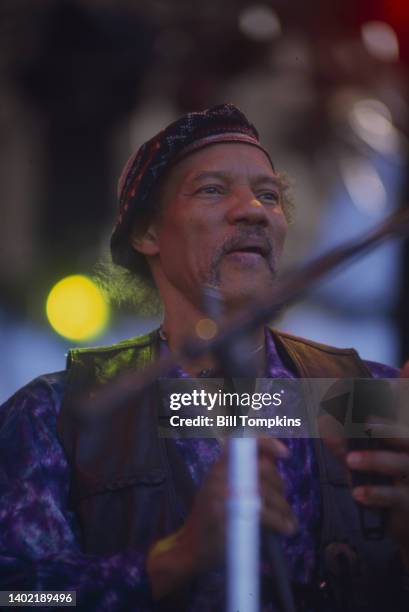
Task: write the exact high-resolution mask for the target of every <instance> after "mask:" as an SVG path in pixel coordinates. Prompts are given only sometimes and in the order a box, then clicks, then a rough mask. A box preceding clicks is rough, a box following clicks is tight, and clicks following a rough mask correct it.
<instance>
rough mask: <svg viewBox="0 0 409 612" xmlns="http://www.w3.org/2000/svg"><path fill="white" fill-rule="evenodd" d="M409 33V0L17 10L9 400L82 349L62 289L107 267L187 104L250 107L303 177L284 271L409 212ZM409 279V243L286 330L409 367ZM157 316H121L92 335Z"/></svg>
mask: <svg viewBox="0 0 409 612" xmlns="http://www.w3.org/2000/svg"><path fill="white" fill-rule="evenodd" d="M408 31H409V4H408V3H407V1H406V0H365V1H362V2H359V1H358V2H357V1H355V0H343V1H342V2H338V1H331V0H311V1H310V2H308V3H306V2H301V1H296V0H269V1H266V2H261V3H260V2H252V1H251V0H224V2H220V1H219V0H206V1H204V0H146V1H143V0H140V1H137V0H77V1H75V0H19V2H16V1H15V0H1V2H0V202H1V222H0V248H1V257H0V290H1V297H0V340H1V364H0V365H1V367H0V401H2V400H4V399H6V397H7V396H8V395H10V394H11V393H12V392H13V391H14V390H15V389H16V388H17V387H19V386H21V385H22V384H24V383H25V382H27V381H28V380H29V379H30V378H32V377H34V376H36V375H38V374H40V373H42V372H45V371H52V370H57V369H61V368H63V367H64V353H65V351H66V349H67V347H68V346H70V345H72V344H75V343H77V344H78V342H74V341H73V340H71V341H70V340H68V339H64V338H63V337H61V336H60V335H58V334H57V333H56V332H55V331H54V330H53V329H52V327H51V325H50V324H49V322H48V320H47V316H46V309H45V304H46V299H47V295H48V293H49V291H50V289H51V288H52V287H53V285H54V284H55V283H56V282H57V281H59V280H60V279H62V278H63V277H65V276H67V275H71V274H88V275H89V274H92V271H93V267H94V264H95V262H96V261H97V260H98V259H99V258H100V257H101V256H104V253H105V252H106V250H107V244H108V239H109V234H110V229H111V226H112V223H113V220H114V218H115V212H116V181H117V177H118V175H119V172H120V169H121V166H122V165H123V163H124V162H125V160H126V159H127V157H128V156H129V154H130V153H131V152H132V151H134V150H135V148H136V147H138V146H139V145H140V144H141V143H142V142H143V141H144V140H146V139H147V138H149V137H151V136H152V135H153V134H154V133H155V132H157V131H158V130H159V129H161V128H162V127H164V126H165V125H166V124H167V123H168V122H169V121H171V120H173V119H174V118H176V117H178V116H179V115H181V114H183V113H185V112H187V111H191V110H200V109H203V108H206V107H208V106H210V105H213V104H217V103H220V102H232V103H234V104H236V105H237V106H239V107H240V108H242V110H243V111H244V112H245V113H246V114H248V116H249V118H250V119H251V120H252V121H253V122H254V123H255V124H256V126H257V127H258V129H259V131H260V133H261V136H262V140H263V141H264V143H265V144H266V145H267V147H268V148H269V149H270V150H271V153H272V156H273V159H274V160H275V163H276V165H277V167H278V168H279V169H282V170H286V171H287V172H288V173H289V175H290V177H292V179H293V180H294V194H295V198H296V202H297V216H296V220H295V223H294V225H293V226H292V229H291V235H290V238H289V241H288V245H287V250H286V262H285V265H292V264H296V263H297V262H301V261H304V260H305V259H309V258H311V257H313V256H314V255H317V254H318V253H320V252H322V251H324V250H325V249H328V248H331V247H332V246H334V245H335V244H337V243H339V242H342V241H343V240H345V239H347V238H349V237H352V236H355V235H357V234H359V233H360V232H362V231H365V230H366V229H369V228H370V227H371V226H373V225H374V224H376V223H378V222H379V221H380V220H381V219H382V218H383V217H385V216H386V215H388V214H390V213H391V212H392V211H393V210H394V209H396V208H398V207H403V206H406V203H407V201H408V196H409V181H408V159H409V157H408V151H409V148H408V127H409V91H408V85H409V70H408V64H409V38H408V36H407V32H408ZM408 272H409V249H408V247H407V245H405V244H402V243H400V244H399V243H393V244H388V245H386V246H384V247H382V248H381V249H378V250H377V251H376V252H375V253H373V254H371V255H370V256H368V257H366V258H365V259H363V260H362V261H360V262H358V263H357V264H355V265H354V266H352V267H350V268H349V269H348V270H347V271H345V272H342V273H341V274H338V275H337V276H336V277H335V276H334V278H331V279H330V280H328V281H326V282H325V283H323V284H322V285H321V286H320V288H319V289H318V290H316V291H314V293H313V294H312V295H311V296H309V297H308V299H306V300H304V301H303V302H302V303H300V304H298V305H296V306H294V307H292V308H291V309H290V310H289V311H288V312H287V313H286V314H285V315H284V316H283V317H282V319H281V321H280V322H279V326H280V327H281V328H283V329H286V330H287V331H290V332H293V333H296V334H300V335H304V336H307V337H310V338H314V339H317V340H321V341H324V342H328V343H332V344H336V345H339V346H351V345H353V346H355V347H357V348H358V349H359V350H360V352H361V354H362V355H363V356H364V357H365V358H368V359H373V360H378V361H384V362H387V363H390V364H394V365H398V364H399V363H401V361H402V360H403V359H405V358H409V322H408V316H407V312H408V303H409V297H408V286H409V283H407V282H406V281H407V279H408ZM157 320H158V317H156V318H152V317H150V318H147V317H146V316H144V317H142V316H140V315H138V312H135V311H132V310H131V309H130V308H124V307H123V308H121V309H119V308H115V307H113V308H112V310H111V317H110V325H109V327H108V328H106V329H105V331H103V332H101V334H100V335H99V336H96V337H94V338H93V339H92V340H89V339H85V340H84V343H85V344H101V343H107V342H111V341H115V340H119V339H122V338H124V337H127V336H132V335H136V334H138V333H140V332H141V331H142V330H145V329H148V328H151V327H153V325H155V323H156V322H157Z"/></svg>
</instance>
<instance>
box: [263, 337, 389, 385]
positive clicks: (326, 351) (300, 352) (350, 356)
mask: <svg viewBox="0 0 409 612" xmlns="http://www.w3.org/2000/svg"><path fill="white" fill-rule="evenodd" d="M270 329H271V328H270ZM271 332H272V334H273V336H274V337H275V340H276V342H277V341H278V343H279V344H281V345H282V346H284V348H285V349H286V350H287V351H288V353H289V354H290V356H292V357H293V358H295V360H296V361H298V362H299V363H300V362H301V363H303V362H307V361H309V360H310V361H311V364H314V366H315V364H317V365H318V362H319V363H320V365H319V367H322V366H323V365H324V363H325V362H326V361H327V358H328V359H330V360H333V359H335V360H337V362H338V363H341V362H343V361H344V362H345V363H350V364H352V363H354V364H355V365H354V368H355V367H356V366H358V369H359V370H361V375H363V376H367V375H368V374H369V375H370V376H372V377H374V378H396V377H397V376H399V370H398V369H397V368H395V367H392V366H389V365H386V364H383V363H379V362H376V361H369V360H367V359H365V358H363V357H362V356H361V355H360V354H359V352H358V351H357V349H356V348H354V347H346V348H344V347H337V346H332V345H330V344H325V343H323V342H317V341H315V340H310V339H308V338H304V337H301V336H295V335H293V334H289V333H287V332H283V331H281V330H277V329H271ZM323 360H325V361H323ZM339 360H341V362H340V361H339ZM311 364H310V368H311ZM344 368H345V366H342V369H344ZM312 369H313V370H315V369H316V368H315V367H313V368H312ZM348 369H349V367H348ZM317 374H319V369H317V371H316V372H315V371H314V372H313V375H317ZM357 374H359V371H356V373H354V376H356V375H357ZM344 375H348V371H347V370H345V371H344Z"/></svg>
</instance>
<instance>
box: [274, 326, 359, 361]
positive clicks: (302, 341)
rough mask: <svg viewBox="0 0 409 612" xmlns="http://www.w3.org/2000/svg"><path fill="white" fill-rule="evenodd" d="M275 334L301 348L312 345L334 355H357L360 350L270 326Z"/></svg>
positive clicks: (311, 346)
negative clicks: (326, 342)
mask: <svg viewBox="0 0 409 612" xmlns="http://www.w3.org/2000/svg"><path fill="white" fill-rule="evenodd" d="M270 329H271V331H272V333H273V335H274V336H276V337H278V338H279V339H283V340H284V341H286V342H288V343H290V344H294V345H299V346H300V347H301V348H302V347H303V346H305V347H310V348H313V349H317V350H319V351H323V352H325V353H331V354H334V355H337V354H340V355H357V354H358V351H357V350H356V349H355V348H353V347H346V348H344V347H338V346H332V345H331V344H325V343H323V342H317V341H316V340H310V339H309V338H304V337H302V336H296V335H294V334H289V333H288V332H283V331H281V330H278V329H275V328H270Z"/></svg>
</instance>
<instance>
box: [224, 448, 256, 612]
mask: <svg viewBox="0 0 409 612" xmlns="http://www.w3.org/2000/svg"><path fill="white" fill-rule="evenodd" d="M260 508H261V501H260V497H259V493H258V474H257V440H256V438H232V439H231V440H230V443H229V498H228V501H227V527H226V529H227V532H226V533H227V612H258V610H259V599H260V588H259V573H260V570H259V558H260V545H259V543H260V527H259V518H260Z"/></svg>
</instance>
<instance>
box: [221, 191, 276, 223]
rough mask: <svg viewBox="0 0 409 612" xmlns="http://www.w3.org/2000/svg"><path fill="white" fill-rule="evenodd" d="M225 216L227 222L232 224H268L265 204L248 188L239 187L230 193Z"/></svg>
mask: <svg viewBox="0 0 409 612" xmlns="http://www.w3.org/2000/svg"><path fill="white" fill-rule="evenodd" d="M226 216H227V220H228V222H229V223H232V224H235V223H248V224H249V225H253V224H254V225H256V224H257V225H258V224H260V225H267V224H268V216H267V211H266V208H265V206H263V204H262V203H261V202H260V201H259V200H258V199H257V197H256V196H255V195H254V193H253V192H252V191H251V190H250V189H241V190H240V191H237V192H236V193H234V194H233V195H232V198H231V201H230V206H229V208H228V211H227V215H226Z"/></svg>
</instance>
